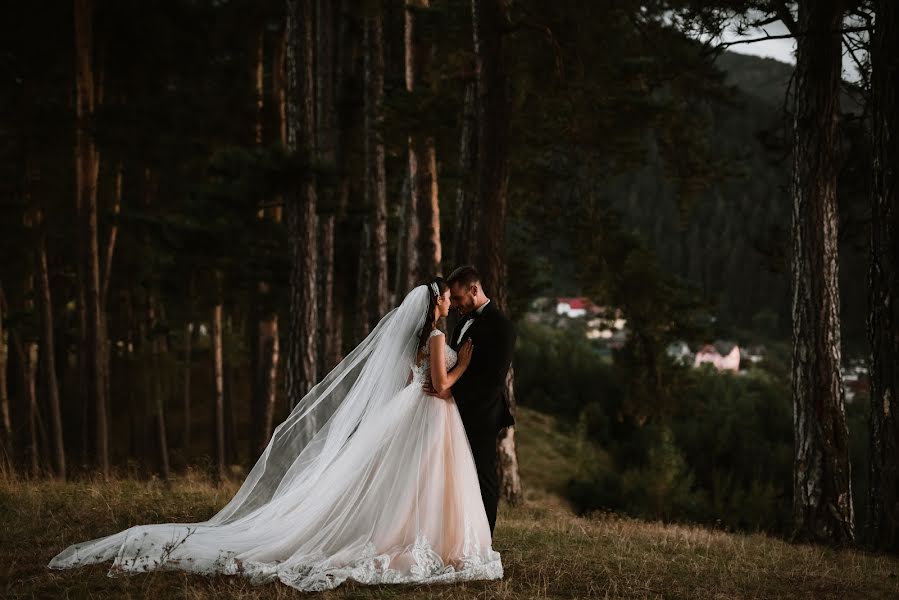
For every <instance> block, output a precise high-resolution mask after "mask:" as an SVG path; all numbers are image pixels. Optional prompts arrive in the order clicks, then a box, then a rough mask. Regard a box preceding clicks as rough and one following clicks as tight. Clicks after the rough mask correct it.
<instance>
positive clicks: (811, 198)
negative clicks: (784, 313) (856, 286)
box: [791, 0, 855, 544]
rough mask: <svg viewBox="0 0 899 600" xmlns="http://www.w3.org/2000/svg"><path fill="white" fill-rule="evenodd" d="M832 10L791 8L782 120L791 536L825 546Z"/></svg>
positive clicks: (835, 112)
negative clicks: (792, 44)
mask: <svg viewBox="0 0 899 600" xmlns="http://www.w3.org/2000/svg"><path fill="white" fill-rule="evenodd" d="M842 12H843V9H842V6H841V3H840V2H839V1H838V0H820V1H818V0H816V1H814V2H812V1H811V0H807V1H805V2H800V3H799V27H800V30H801V32H802V34H803V35H801V36H800V37H799V38H798V40H797V43H798V50H797V63H796V73H795V86H796V88H795V92H794V105H793V115H792V118H793V181H792V197H793V211H792V244H793V253H792V295H793V361H792V363H793V364H792V381H791V383H792V394H793V431H794V436H795V457H794V465H793V519H794V537H795V539H797V540H803V541H814V542H824V543H835V544H848V543H851V542H852V541H853V540H854V538H855V530H854V523H853V520H854V519H853V509H852V488H851V478H850V466H849V434H848V430H847V427H846V415H845V411H844V407H843V382H842V377H841V374H840V317H839V308H840V305H839V288H838V282H837V205H836V202H837V198H836V194H837V173H838V172H839V158H838V155H837V154H838V152H837V149H838V145H839V95H840V73H841V44H840V34H839V28H840V25H841V22H842Z"/></svg>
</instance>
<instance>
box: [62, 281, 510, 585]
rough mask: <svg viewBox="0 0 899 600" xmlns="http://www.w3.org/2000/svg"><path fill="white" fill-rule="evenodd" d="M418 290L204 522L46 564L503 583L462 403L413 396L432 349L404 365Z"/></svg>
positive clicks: (416, 323)
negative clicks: (460, 408) (462, 416)
mask: <svg viewBox="0 0 899 600" xmlns="http://www.w3.org/2000/svg"><path fill="white" fill-rule="evenodd" d="M427 294H430V289H429V288H427V287H426V286H419V287H418V288H416V289H415V290H413V291H412V292H410V293H409V295H408V296H407V297H406V299H405V300H404V301H403V303H402V305H401V306H400V307H398V308H397V309H394V310H393V311H391V313H389V314H388V315H387V316H385V317H384V319H382V321H381V322H380V323H379V324H378V326H377V327H376V328H375V330H374V331H373V332H372V333H371V334H370V335H369V336H368V338H366V340H365V341H363V342H362V344H360V345H359V346H358V347H357V348H356V349H355V350H354V351H353V352H352V353H351V354H350V355H349V356H348V357H347V358H346V359H344V361H343V362H342V363H341V364H340V365H338V367H336V368H335V369H334V370H333V371H332V372H331V373H330V374H329V375H328V376H327V377H325V379H324V380H323V381H322V382H321V383H320V384H319V385H317V386H316V387H315V388H313V389H312V390H311V391H310V392H309V394H308V395H307V396H306V397H305V398H303V400H302V401H301V402H300V404H299V405H298V406H297V407H296V408H295V409H294V410H293V411H292V412H291V414H290V416H289V417H288V418H287V419H286V420H285V421H284V423H282V424H281V425H279V426H278V428H277V429H276V430H275V432H274V434H273V436H272V441H271V442H270V443H269V446H268V447H267V448H266V450H265V451H264V452H263V455H262V457H260V459H259V461H258V462H257V464H256V465H255V466H254V468H253V469H252V471H251V472H250V474H249V475H248V476H247V479H246V481H245V482H244V483H243V485H242V486H241V488H240V490H239V491H238V492H237V494H236V495H235V497H234V498H233V499H232V500H231V502H229V504H228V505H227V506H226V507H225V508H223V509H222V510H221V511H220V512H219V513H218V514H216V515H215V516H214V517H212V519H210V520H209V521H204V522H201V523H184V524H179V523H165V524H154V525H137V526H134V527H131V528H130V529H127V530H125V531H122V532H119V533H116V534H113V535H111V536H107V537H104V538H100V539H96V540H92V541H89V542H84V543H80V544H75V545H72V546H70V547H68V548H67V549H65V550H64V551H62V552H61V553H60V554H58V555H57V556H56V557H54V558H53V559H52V560H51V562H50V564H49V566H50V567H51V568H56V569H62V568H68V567H74V566H79V565H85V564H90V563H97V562H102V561H107V560H112V561H113V564H112V567H111V569H110V571H109V575H110V576H115V575H119V574H124V573H133V572H144V571H149V570H153V569H182V570H187V571H192V572H196V573H203V574H216V573H226V574H242V575H244V576H248V577H250V578H251V580H252V581H253V582H257V583H262V582H268V581H274V580H280V581H282V582H284V583H285V584H287V585H289V586H292V587H294V588H297V589H299V590H304V591H320V590H326V589H331V588H334V587H336V586H338V585H340V584H341V583H342V582H344V581H346V580H354V581H357V582H359V583H363V584H380V583H449V582H456V581H468V580H475V579H500V578H502V576H503V567H502V563H501V560H500V556H499V554H498V553H497V552H495V551H494V550H493V549H492V547H491V537H490V528H489V526H488V522H487V516H486V514H485V512H484V505H483V503H482V500H481V494H480V491H479V487H478V479H477V474H476V472H475V466H474V461H473V459H472V456H471V450H470V448H469V445H468V440H467V438H466V436H465V430H464V428H463V426H462V421H461V419H460V417H459V411H458V409H457V408H456V405H455V403H454V402H453V401H451V400H450V401H447V400H442V399H440V398H435V397H431V396H428V395H426V394H425V393H424V392H423V391H422V387H421V384H422V382H423V381H425V380H426V379H427V378H428V377H429V370H430V357H429V356H427V355H426V356H425V358H424V360H423V362H422V364H421V365H415V364H414V362H413V361H414V357H415V356H416V351H417V346H418V339H417V332H418V331H419V330H420V328H421V327H422V325H423V322H424V312H425V310H426V309H427V306H428V296H427ZM419 314H420V318H419ZM431 335H441V336H442V335H443V334H442V332H440V331H437V330H435V331H434V332H433V333H432V334H431ZM427 349H428V345H427V344H426V346H425V351H427ZM445 355H446V366H447V369H450V368H452V366H453V365H455V363H456V353H455V352H454V351H453V350H452V349H451V348H449V347H447V349H446V352H445ZM410 367H411V369H412V379H411V382H409V383H408V384H407V381H408V379H409V368H410Z"/></svg>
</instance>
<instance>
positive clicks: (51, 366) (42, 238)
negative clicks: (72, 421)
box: [35, 210, 66, 479]
mask: <svg viewBox="0 0 899 600" xmlns="http://www.w3.org/2000/svg"><path fill="white" fill-rule="evenodd" d="M36 225H37V227H38V228H39V233H38V245H37V256H36V257H35V262H36V263H37V267H38V268H37V273H38V285H39V287H40V292H39V298H40V309H41V336H42V338H43V342H44V359H43V360H42V361H41V364H42V365H43V371H44V389H45V392H46V394H47V403H48V405H49V409H50V422H51V425H52V429H53V458H54V467H55V469H56V476H57V477H59V478H60V479H65V478H66V454H65V446H64V444H63V429H62V412H61V410H60V404H59V385H58V383H57V380H56V344H55V341H54V335H53V302H52V298H51V295H50V271H49V267H48V264H47V234H46V226H45V224H44V218H43V214H42V212H41V211H40V210H39V211H38V212H37V223H36Z"/></svg>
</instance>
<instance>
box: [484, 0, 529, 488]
mask: <svg viewBox="0 0 899 600" xmlns="http://www.w3.org/2000/svg"><path fill="white" fill-rule="evenodd" d="M507 18H508V17H507V14H506V3H505V1H504V0H489V1H488V0H484V1H482V2H475V1H472V20H473V32H474V48H475V59H476V65H477V66H476V72H477V92H478V94H477V119H478V132H477V141H478V153H477V205H478V207H479V211H478V216H479V217H480V231H479V234H480V235H479V238H478V255H479V258H480V263H479V264H478V267H479V270H480V273H481V279H482V283H483V284H484V289H485V291H486V292H487V294H488V295H489V296H490V298H491V300H492V301H494V302H496V303H497V305H498V306H499V308H500V310H503V311H508V299H507V296H506V285H505V281H506V275H505V225H506V208H507V203H508V199H507V190H508V185H509V128H510V114H509V113H510V110H511V109H510V105H509V96H508V90H507V86H508V83H507V80H506V73H505V66H504V60H503V43H502V36H503V30H504V29H505V28H506V26H507ZM513 379H514V377H513V374H512V369H510V370H509V376H508V377H507V379H506V390H505V395H506V401H507V402H508V404H509V409H510V410H512V411H513V414H514V410H515V395H514V390H513V389H512V382H513ZM497 446H498V448H497V451H498V453H499V465H500V491H501V493H502V495H503V497H504V498H505V499H506V500H507V501H508V502H510V503H515V502H517V501H518V499H519V498H520V496H521V479H520V477H519V474H518V460H517V455H516V451H515V428H514V427H508V428H506V429H505V430H504V431H503V433H502V434H501V437H500V440H499V442H498V444H497Z"/></svg>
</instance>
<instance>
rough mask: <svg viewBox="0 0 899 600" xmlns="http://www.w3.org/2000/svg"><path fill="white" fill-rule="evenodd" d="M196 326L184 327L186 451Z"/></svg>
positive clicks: (185, 448) (187, 446) (185, 447)
mask: <svg viewBox="0 0 899 600" xmlns="http://www.w3.org/2000/svg"><path fill="white" fill-rule="evenodd" d="M193 337H194V324H193V323H187V324H186V325H185V326H184V367H183V369H184V450H185V452H187V451H189V450H190V380H191V377H190V375H191V370H192V367H193Z"/></svg>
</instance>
